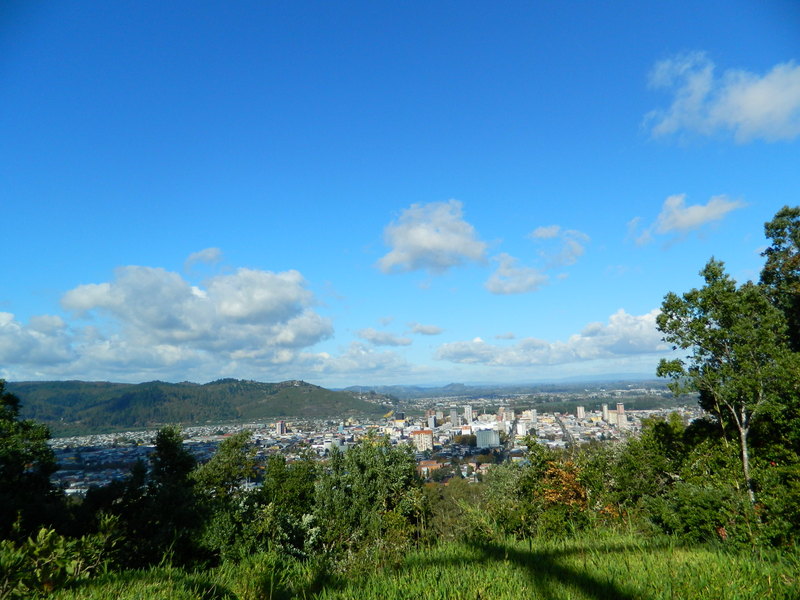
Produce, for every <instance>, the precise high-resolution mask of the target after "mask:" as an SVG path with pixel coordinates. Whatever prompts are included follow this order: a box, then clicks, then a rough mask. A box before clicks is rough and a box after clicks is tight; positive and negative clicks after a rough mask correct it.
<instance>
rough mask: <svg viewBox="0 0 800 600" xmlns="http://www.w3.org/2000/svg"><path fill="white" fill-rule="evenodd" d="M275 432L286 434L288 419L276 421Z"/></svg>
mask: <svg viewBox="0 0 800 600" xmlns="http://www.w3.org/2000/svg"><path fill="white" fill-rule="evenodd" d="M275 433H277V434H278V435H286V421H278V422H277V423H275Z"/></svg>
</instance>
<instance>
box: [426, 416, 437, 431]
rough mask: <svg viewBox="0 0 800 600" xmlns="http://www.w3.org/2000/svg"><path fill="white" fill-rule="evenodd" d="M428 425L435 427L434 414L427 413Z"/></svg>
mask: <svg viewBox="0 0 800 600" xmlns="http://www.w3.org/2000/svg"><path fill="white" fill-rule="evenodd" d="M428 427H429V428H430V429H435V428H436V415H428Z"/></svg>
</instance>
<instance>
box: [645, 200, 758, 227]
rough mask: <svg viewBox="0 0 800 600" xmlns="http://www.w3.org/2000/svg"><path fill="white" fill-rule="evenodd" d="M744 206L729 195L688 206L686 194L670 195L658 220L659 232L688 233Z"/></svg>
mask: <svg viewBox="0 0 800 600" xmlns="http://www.w3.org/2000/svg"><path fill="white" fill-rule="evenodd" d="M742 206H744V204H743V203H742V202H739V201H738V200H729V199H728V197H727V196H713V197H712V198H711V199H710V200H709V201H708V203H706V204H694V205H692V206H686V194H678V195H675V196H670V197H669V198H667V199H666V200H664V206H663V208H662V209H661V213H660V214H659V215H658V220H657V221H656V232H657V233H672V232H678V233H687V232H689V231H693V230H695V229H699V228H700V227H702V226H703V225H705V224H706V223H711V222H713V221H720V220H722V219H723V218H724V217H725V215H727V214H728V213H729V212H731V211H732V210H736V209H737V208H741V207H742Z"/></svg>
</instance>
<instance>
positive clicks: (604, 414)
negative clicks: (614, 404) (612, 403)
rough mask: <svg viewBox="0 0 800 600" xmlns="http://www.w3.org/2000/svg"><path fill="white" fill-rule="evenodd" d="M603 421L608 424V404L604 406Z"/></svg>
mask: <svg viewBox="0 0 800 600" xmlns="http://www.w3.org/2000/svg"><path fill="white" fill-rule="evenodd" d="M603 421H605V422H606V423H608V404H603Z"/></svg>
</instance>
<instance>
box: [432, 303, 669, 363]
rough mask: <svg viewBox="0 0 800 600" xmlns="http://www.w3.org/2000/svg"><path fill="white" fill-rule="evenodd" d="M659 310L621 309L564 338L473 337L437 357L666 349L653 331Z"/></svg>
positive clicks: (493, 358)
mask: <svg viewBox="0 0 800 600" xmlns="http://www.w3.org/2000/svg"><path fill="white" fill-rule="evenodd" d="M658 313H659V311H658V310H657V309H655V310H652V311H650V312H649V313H646V314H644V315H639V316H636V315H629V314H628V313H626V312H625V311H624V310H622V309H620V310H618V311H617V312H616V313H614V314H613V315H611V316H610V317H609V319H608V322H607V323H591V324H589V325H587V326H586V327H584V329H583V330H582V331H581V332H580V333H577V334H574V335H572V336H570V337H569V339H567V340H566V341H557V342H548V341H545V340H540V339H536V338H524V339H521V340H519V341H518V342H517V343H515V344H513V345H511V346H499V345H493V344H489V343H487V342H485V341H484V340H482V339H481V338H475V339H473V340H471V341H463V342H450V343H447V344H442V345H441V346H440V347H439V349H438V351H437V355H436V356H437V358H439V359H442V360H447V361H450V362H455V363H463V364H482V365H489V366H534V365H559V364H569V363H575V362H583V361H590V360H597V359H607V358H622V357H627V356H630V355H636V354H650V353H658V352H665V351H667V350H668V349H669V348H668V346H667V345H666V344H664V343H663V342H662V341H661V335H660V334H659V333H658V331H657V330H656V316H657V315H658Z"/></svg>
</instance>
